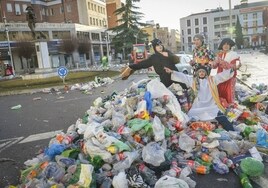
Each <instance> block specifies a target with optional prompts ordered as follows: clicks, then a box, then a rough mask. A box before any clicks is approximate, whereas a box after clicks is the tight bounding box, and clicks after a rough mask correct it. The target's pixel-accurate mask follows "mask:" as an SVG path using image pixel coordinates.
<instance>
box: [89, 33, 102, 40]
mask: <svg viewBox="0 0 268 188" xmlns="http://www.w3.org/2000/svg"><path fill="white" fill-rule="evenodd" d="M91 38H92V40H97V41H99V40H100V35H99V33H91Z"/></svg>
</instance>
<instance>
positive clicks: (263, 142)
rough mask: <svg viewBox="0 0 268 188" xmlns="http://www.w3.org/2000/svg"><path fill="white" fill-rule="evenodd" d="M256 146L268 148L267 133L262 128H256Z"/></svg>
mask: <svg viewBox="0 0 268 188" xmlns="http://www.w3.org/2000/svg"><path fill="white" fill-rule="evenodd" d="M257 146H262V147H266V148H268V135H267V132H266V131H265V130H264V129H258V130H257Z"/></svg>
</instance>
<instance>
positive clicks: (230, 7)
mask: <svg viewBox="0 0 268 188" xmlns="http://www.w3.org/2000/svg"><path fill="white" fill-rule="evenodd" d="M229 27H230V30H229V32H230V38H231V39H232V35H233V30H232V6H231V0H229Z"/></svg>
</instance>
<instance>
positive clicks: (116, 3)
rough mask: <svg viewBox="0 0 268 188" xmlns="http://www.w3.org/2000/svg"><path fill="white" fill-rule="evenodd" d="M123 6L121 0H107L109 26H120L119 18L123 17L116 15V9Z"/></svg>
mask: <svg viewBox="0 0 268 188" xmlns="http://www.w3.org/2000/svg"><path fill="white" fill-rule="evenodd" d="M120 7H122V3H121V0H106V9H107V22H108V28H109V29H110V28H113V27H116V26H118V25H119V24H120V23H119V22H117V20H119V19H121V15H115V14H114V11H115V10H117V9H119V8H120Z"/></svg>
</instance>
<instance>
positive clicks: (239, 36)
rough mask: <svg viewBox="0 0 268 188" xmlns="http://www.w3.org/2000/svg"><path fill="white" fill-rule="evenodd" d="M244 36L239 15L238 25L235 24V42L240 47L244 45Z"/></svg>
mask: <svg viewBox="0 0 268 188" xmlns="http://www.w3.org/2000/svg"><path fill="white" fill-rule="evenodd" d="M243 38H244V36H243V32H242V26H241V24H240V21H239V17H238V16H237V20H236V25H235V42H236V46H237V48H238V49H241V46H242V45H244V39H243Z"/></svg>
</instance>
